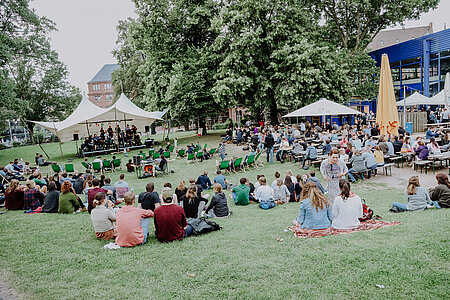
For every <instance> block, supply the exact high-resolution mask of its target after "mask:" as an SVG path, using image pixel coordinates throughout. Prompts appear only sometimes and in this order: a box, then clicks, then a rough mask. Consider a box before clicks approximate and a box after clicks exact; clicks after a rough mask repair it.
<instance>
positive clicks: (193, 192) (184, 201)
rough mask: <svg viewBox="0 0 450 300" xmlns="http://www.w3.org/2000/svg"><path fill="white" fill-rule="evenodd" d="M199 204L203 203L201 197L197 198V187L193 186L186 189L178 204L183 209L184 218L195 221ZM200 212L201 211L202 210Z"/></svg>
mask: <svg viewBox="0 0 450 300" xmlns="http://www.w3.org/2000/svg"><path fill="white" fill-rule="evenodd" d="M200 202H205V201H201V197H199V196H198V194H197V185H195V184H192V185H190V186H189V187H188V189H187V192H186V195H184V196H183V197H182V198H181V199H180V203H181V206H182V207H183V209H184V214H185V215H186V218H194V219H195V218H198V217H199V210H200V209H199V208H200ZM203 207H204V205H203ZM201 211H203V209H202V210H201ZM201 211H200V212H201Z"/></svg>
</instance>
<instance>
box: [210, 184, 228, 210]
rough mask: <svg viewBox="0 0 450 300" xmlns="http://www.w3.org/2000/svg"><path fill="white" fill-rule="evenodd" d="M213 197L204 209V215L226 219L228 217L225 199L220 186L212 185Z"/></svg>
mask: <svg viewBox="0 0 450 300" xmlns="http://www.w3.org/2000/svg"><path fill="white" fill-rule="evenodd" d="M213 191H214V196H213V197H212V198H211V202H210V204H209V205H208V207H207V208H206V209H205V215H206V216H208V217H210V218H215V217H216V218H226V217H228V216H229V215H230V211H229V209H228V203H227V197H226V196H225V194H224V193H222V185H221V184H219V183H214V185H213Z"/></svg>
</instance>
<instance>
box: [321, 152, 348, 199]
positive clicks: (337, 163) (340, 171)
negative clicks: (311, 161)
mask: <svg viewBox="0 0 450 300" xmlns="http://www.w3.org/2000/svg"><path fill="white" fill-rule="evenodd" d="M320 172H321V173H322V176H323V178H324V179H325V181H326V182H327V191H328V201H329V202H330V203H333V201H334V198H336V197H337V196H338V195H339V180H340V179H341V178H343V177H345V175H347V173H348V168H347V165H346V164H345V162H344V161H343V160H341V159H340V158H339V151H338V150H337V149H331V151H330V153H328V159H325V160H324V161H323V162H322V163H321V165H320Z"/></svg>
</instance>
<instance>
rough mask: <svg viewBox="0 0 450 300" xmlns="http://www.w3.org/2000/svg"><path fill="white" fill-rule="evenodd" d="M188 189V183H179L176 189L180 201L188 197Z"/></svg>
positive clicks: (181, 181)
mask: <svg viewBox="0 0 450 300" xmlns="http://www.w3.org/2000/svg"><path fill="white" fill-rule="evenodd" d="M186 192H187V189H186V181H184V180H180V182H179V183H178V186H177V188H176V189H175V195H177V198H178V199H180V201H181V198H182V197H183V196H184V195H186Z"/></svg>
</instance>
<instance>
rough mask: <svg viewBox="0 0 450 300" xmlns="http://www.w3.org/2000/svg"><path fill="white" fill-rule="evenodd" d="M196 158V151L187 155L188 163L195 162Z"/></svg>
mask: <svg viewBox="0 0 450 300" xmlns="http://www.w3.org/2000/svg"><path fill="white" fill-rule="evenodd" d="M194 159H195V153H190V154H188V156H187V159H186V163H188V164H189V163H191V162H194Z"/></svg>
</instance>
